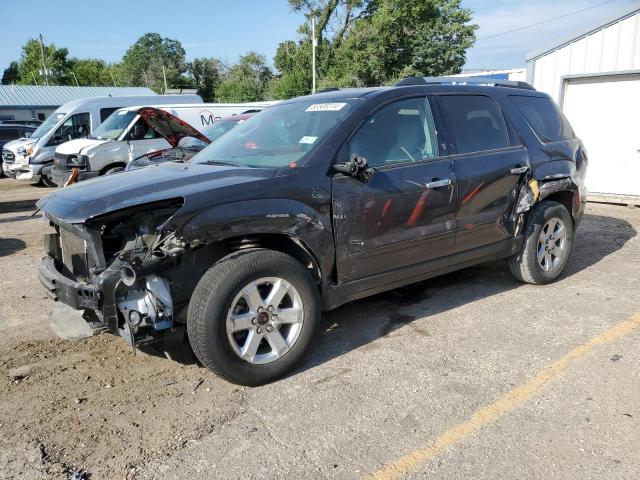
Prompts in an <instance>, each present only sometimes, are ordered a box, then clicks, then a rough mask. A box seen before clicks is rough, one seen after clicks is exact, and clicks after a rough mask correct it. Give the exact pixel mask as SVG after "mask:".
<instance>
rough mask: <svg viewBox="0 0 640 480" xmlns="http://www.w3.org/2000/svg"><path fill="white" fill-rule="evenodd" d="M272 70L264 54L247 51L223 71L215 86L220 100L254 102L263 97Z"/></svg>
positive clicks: (217, 97) (271, 75)
mask: <svg viewBox="0 0 640 480" xmlns="http://www.w3.org/2000/svg"><path fill="white" fill-rule="evenodd" d="M272 77H273V72H272V71H271V69H270V68H269V67H268V65H267V61H266V59H265V57H264V55H260V54H258V53H256V52H248V53H247V54H245V55H243V56H241V57H240V60H239V61H238V63H236V64H235V65H233V66H231V67H230V68H229V69H228V70H227V72H226V73H225V76H224V80H223V81H222V82H221V83H220V84H219V86H218V87H217V88H216V91H215V93H216V99H217V100H218V101H220V102H254V101H257V100H262V99H264V98H265V96H266V93H267V87H268V85H269V82H270V80H271V79H272Z"/></svg>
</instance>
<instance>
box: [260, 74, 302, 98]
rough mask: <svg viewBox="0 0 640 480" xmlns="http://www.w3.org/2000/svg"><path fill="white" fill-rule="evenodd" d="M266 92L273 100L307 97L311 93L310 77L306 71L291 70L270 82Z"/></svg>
mask: <svg viewBox="0 0 640 480" xmlns="http://www.w3.org/2000/svg"><path fill="white" fill-rule="evenodd" d="M268 91H269V95H268V96H269V97H270V98H273V99H274V100H283V99H287V98H293V97H299V96H301V95H307V94H308V93H309V92H310V91H311V75H310V73H309V71H307V70H292V71H290V72H287V73H284V74H282V76H281V77H280V78H274V79H273V80H271V82H270V83H269V89H268Z"/></svg>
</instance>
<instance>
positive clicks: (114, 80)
mask: <svg viewBox="0 0 640 480" xmlns="http://www.w3.org/2000/svg"><path fill="white" fill-rule="evenodd" d="M109 75H111V81H112V82H113V86H114V87H117V85H116V79H115V78H113V72H112V71H111V65H109Z"/></svg>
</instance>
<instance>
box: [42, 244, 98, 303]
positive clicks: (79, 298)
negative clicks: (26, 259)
mask: <svg viewBox="0 0 640 480" xmlns="http://www.w3.org/2000/svg"><path fill="white" fill-rule="evenodd" d="M38 280H40V283H41V284H42V286H43V287H44V288H45V289H46V291H47V295H49V297H51V298H52V299H53V300H55V301H60V302H62V303H64V304H65V305H68V306H70V307H71V308H73V309H75V310H82V309H86V308H88V309H90V310H99V309H100V300H101V297H102V293H101V292H100V291H99V290H98V289H97V288H96V287H94V286H93V285H90V284H86V283H80V282H76V281H74V280H71V279H69V278H67V277H65V276H64V275H63V274H62V273H61V272H59V271H58V270H57V269H56V265H55V260H54V258H53V257H50V256H48V255H47V256H46V257H44V258H43V259H42V262H41V263H40V265H39V266H38Z"/></svg>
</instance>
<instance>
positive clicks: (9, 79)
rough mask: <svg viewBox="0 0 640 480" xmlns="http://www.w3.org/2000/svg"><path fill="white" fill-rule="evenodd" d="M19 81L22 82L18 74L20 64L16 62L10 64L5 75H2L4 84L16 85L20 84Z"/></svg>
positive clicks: (5, 70)
mask: <svg viewBox="0 0 640 480" xmlns="http://www.w3.org/2000/svg"><path fill="white" fill-rule="evenodd" d="M18 80H20V73H19V72H18V62H16V61H15V60H14V61H13V62H11V63H10V64H9V66H8V67H7V68H5V69H4V73H3V74H2V84H3V85H11V84H14V83H18Z"/></svg>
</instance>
